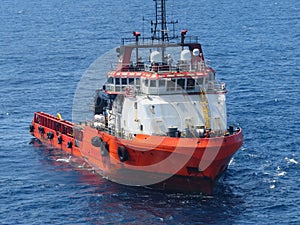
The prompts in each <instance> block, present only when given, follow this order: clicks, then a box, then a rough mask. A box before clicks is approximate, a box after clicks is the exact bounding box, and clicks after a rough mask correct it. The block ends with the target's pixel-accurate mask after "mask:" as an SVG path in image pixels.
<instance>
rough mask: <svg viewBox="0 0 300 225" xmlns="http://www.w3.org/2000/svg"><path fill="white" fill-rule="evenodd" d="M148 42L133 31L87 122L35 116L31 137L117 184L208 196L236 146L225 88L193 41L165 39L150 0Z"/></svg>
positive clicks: (160, 15)
mask: <svg viewBox="0 0 300 225" xmlns="http://www.w3.org/2000/svg"><path fill="white" fill-rule="evenodd" d="M154 2H155V11H156V17H155V20H154V21H152V22H151V24H152V26H153V28H152V35H151V37H149V38H146V37H144V36H142V35H141V33H140V32H137V31H136V32H133V38H127V39H123V40H122V45H121V46H120V47H119V48H117V51H116V55H117V58H116V59H117V62H116V64H115V65H114V66H113V69H112V70H111V71H107V81H106V82H105V84H103V85H100V84H99V87H101V86H102V88H101V89H98V90H96V95H95V102H94V105H93V114H94V116H93V119H91V120H90V121H82V122H81V123H79V124H74V123H72V122H69V121H65V120H63V119H62V118H61V117H60V116H58V117H56V116H52V115H49V114H47V113H44V112H36V113H35V114H34V118H33V120H32V124H31V125H30V132H31V134H32V135H33V136H34V137H35V138H37V139H38V140H40V141H41V142H42V143H43V144H46V145H51V146H55V147H57V148H60V149H61V150H63V151H66V152H68V153H70V154H73V155H75V156H78V157H82V158H83V159H84V160H86V161H87V162H88V163H89V164H90V165H91V166H92V167H93V168H94V169H95V170H96V171H97V172H98V173H99V174H101V175H102V176H103V177H105V178H107V179H109V180H111V181H114V182H117V183H121V184H124V185H133V186H147V187H153V188H160V189H164V190H171V191H189V192H204V193H207V194H211V193H212V190H213V187H214V183H215V182H216V181H217V180H218V178H219V177H220V176H221V175H222V174H223V173H224V171H225V170H226V169H227V166H228V164H229V162H230V160H231V158H232V156H233V155H234V153H235V152H236V151H237V150H238V149H239V148H240V147H241V145H242V143H243V134H242V129H241V128H240V127H234V126H232V125H231V126H229V127H228V125H227V113H226V97H225V95H226V92H227V90H226V85H225V83H220V82H219V81H218V80H217V79H216V76H215V70H214V69H213V68H211V67H209V66H208V65H207V64H206V61H205V58H204V54H203V51H202V48H201V44H200V43H199V42H198V37H189V36H187V32H188V31H187V30H182V31H181V33H180V35H179V36H176V35H175V32H174V31H173V35H170V33H171V32H170V31H168V29H167V24H172V25H175V23H176V22H174V21H171V22H167V20H166V5H165V1H164V0H161V1H159V0H156V1H154Z"/></svg>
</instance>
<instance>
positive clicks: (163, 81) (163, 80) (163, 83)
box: [158, 79, 166, 87]
mask: <svg viewBox="0 0 300 225" xmlns="http://www.w3.org/2000/svg"><path fill="white" fill-rule="evenodd" d="M165 85H166V80H165V79H162V80H158V86H159V87H165Z"/></svg>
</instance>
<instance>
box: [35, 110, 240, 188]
mask: <svg viewBox="0 0 300 225" xmlns="http://www.w3.org/2000/svg"><path fill="white" fill-rule="evenodd" d="M36 115H39V116H38V118H36V117H37V116H36ZM40 117H46V118H47V119H48V120H49V121H52V122H53V124H55V125H54V127H53V126H51V125H50V126H49V122H47V124H43V122H41V121H38V119H39V118H40ZM64 123H65V124H64ZM42 124H43V125H42ZM50 124H51V123H50ZM53 124H52V125H53ZM57 124H61V125H60V126H57ZM57 127H59V129H58V128H57ZM62 127H63V130H61V128H62ZM66 127H70V128H71V131H73V134H68V133H67V132H62V131H65V130H67V129H68V128H66ZM75 130H76V127H75V125H74V124H72V123H70V122H66V121H61V120H59V119H58V118H56V117H53V116H51V115H48V114H45V113H36V114H35V118H34V120H33V121H32V125H31V127H30V131H31V134H32V135H33V136H35V137H36V138H37V139H39V140H40V141H41V142H42V143H43V144H46V145H51V146H54V147H56V148H60V149H62V150H64V151H66V152H68V153H70V154H73V155H75V156H80V157H83V158H84V159H85V160H86V161H87V162H88V163H89V164H90V165H91V166H92V167H94V168H95V170H96V171H97V172H98V173H100V174H101V175H102V176H103V177H105V178H107V179H109V180H112V181H115V182H117V183H121V184H125V185H136V186H150V187H155V188H161V189H166V190H175V191H192V192H204V193H208V194H211V193H212V189H213V185H214V183H215V181H216V180H217V179H218V178H219V177H220V176H221V175H222V173H223V172H224V171H225V170H226V168H227V166H228V163H229V162H230V159H231V158H232V156H233V154H234V153H235V152H236V151H237V150H238V149H239V148H240V147H241V145H242V143H243V134H242V130H241V129H239V130H238V131H237V132H236V133H233V134H231V135H228V136H222V137H214V138H173V137H162V136H148V135H142V134H138V135H136V136H135V137H134V138H133V139H132V140H127V139H122V138H117V137H115V136H112V135H111V134H109V133H106V132H104V131H99V130H97V129H95V128H91V127H90V126H87V125H84V126H82V127H81V128H80V132H79V135H76V131H75ZM74 133H75V135H74ZM77 133H78V132H77ZM52 134H53V135H52ZM78 136H79V138H78ZM75 137H76V138H75ZM70 143H71V144H70Z"/></svg>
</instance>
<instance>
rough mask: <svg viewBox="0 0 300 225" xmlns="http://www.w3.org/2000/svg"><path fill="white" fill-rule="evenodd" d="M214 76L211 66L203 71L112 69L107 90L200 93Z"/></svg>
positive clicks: (138, 92) (139, 92)
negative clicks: (129, 70) (124, 70)
mask: <svg viewBox="0 0 300 225" xmlns="http://www.w3.org/2000/svg"><path fill="white" fill-rule="evenodd" d="M213 76H214V71H212V70H211V69H209V68H208V69H207V70H203V71H202V72H165V73H154V72H149V71H143V72H141V71H136V72H122V71H121V72H118V71H112V72H110V73H109V77H108V80H107V83H106V91H109V92H113V93H125V94H126V95H139V94H153V95H160V94H174V93H185V92H187V93H193V92H196V93H199V92H201V91H203V90H204V89H206V86H207V85H208V83H209V82H210V81H209V80H211V79H212V77H213Z"/></svg>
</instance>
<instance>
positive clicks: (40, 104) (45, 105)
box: [0, 0, 300, 224]
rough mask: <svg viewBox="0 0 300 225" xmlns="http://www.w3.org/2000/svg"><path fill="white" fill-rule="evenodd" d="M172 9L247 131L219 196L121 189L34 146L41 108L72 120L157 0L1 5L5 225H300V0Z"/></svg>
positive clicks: (0, 192)
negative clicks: (85, 84) (82, 96)
mask: <svg viewBox="0 0 300 225" xmlns="http://www.w3.org/2000/svg"><path fill="white" fill-rule="evenodd" d="M167 3H168V12H169V16H170V18H171V17H172V16H174V19H178V20H179V24H178V26H177V27H178V30H181V29H188V30H189V34H190V35H198V36H200V39H201V43H202V45H203V50H204V53H205V56H206V58H207V59H209V60H210V61H211V65H212V66H213V67H214V68H215V69H216V70H217V76H218V78H219V79H221V80H222V81H224V82H226V83H227V88H228V90H229V92H228V95H227V106H228V115H229V121H232V122H234V123H239V124H240V125H241V126H242V127H243V129H244V134H245V143H244V145H243V147H242V148H241V149H240V151H239V152H237V154H236V155H235V156H234V159H233V161H232V162H231V164H230V166H229V168H228V171H227V172H226V174H225V176H224V179H223V180H222V181H221V182H220V184H219V185H218V186H217V191H216V193H215V194H214V195H213V196H202V195H186V194H174V193H173V194H172V193H161V192H158V191H150V190H147V189H137V188H132V187H124V186H120V185H118V184H114V183H111V182H109V181H107V180H104V179H102V178H101V177H100V176H98V175H97V174H95V173H93V171H92V170H89V169H88V168H85V167H84V168H82V165H83V163H82V162H80V161H77V162H76V161H72V162H67V160H66V162H62V161H57V159H58V158H59V159H67V157H66V156H64V155H62V154H61V153H60V152H59V151H57V150H55V149H49V148H36V147H34V146H32V145H29V142H30V139H31V137H30V135H29V133H28V125H29V124H30V121H31V119H32V116H33V112H35V111H44V112H48V113H51V114H56V113H57V112H60V113H61V114H62V115H63V117H64V118H65V119H71V118H72V106H73V97H74V94H75V90H76V87H77V84H78V82H79V81H80V78H81V76H82V75H83V74H84V72H85V70H86V69H87V68H88V67H89V65H90V64H91V63H92V62H93V61H94V60H95V59H96V58H98V57H99V56H101V55H102V54H104V53H105V52H107V51H109V50H110V49H112V48H113V47H116V46H117V45H118V44H119V43H120V39H121V38H122V37H130V36H131V33H132V31H134V30H139V31H141V32H142V31H145V32H146V31H148V30H149V28H150V26H149V21H150V19H153V16H152V12H153V10H154V3H153V1H136V0H135V1H124V0H115V1H92V0H86V1H72V0H65V1H61V0H51V1H46V0H31V1H18V0H2V1H1V4H0V73H1V76H0V99H1V101H0V123H1V126H0V134H1V135H0V140H1V145H0V168H1V169H0V196H1V197H0V198H1V200H0V223H1V224H50V223H51V224H274V223H278V224H300V173H299V172H300V152H299V151H300V136H299V134H300V122H299V112H300V100H299V99H300V98H299V94H300V91H299V88H300V81H299V76H300V48H299V46H300V2H299V1H298V0H278V1H268V0H253V1H240V0H237V1H226V0H219V1H204V0H199V1H193V0H186V1H174V0H169V1H167ZM143 16H144V17H145V19H146V20H147V21H144V22H143V20H142V18H143ZM99 86H100V84H99Z"/></svg>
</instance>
